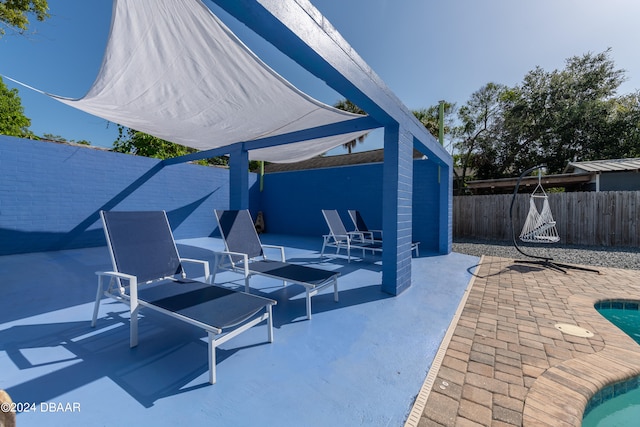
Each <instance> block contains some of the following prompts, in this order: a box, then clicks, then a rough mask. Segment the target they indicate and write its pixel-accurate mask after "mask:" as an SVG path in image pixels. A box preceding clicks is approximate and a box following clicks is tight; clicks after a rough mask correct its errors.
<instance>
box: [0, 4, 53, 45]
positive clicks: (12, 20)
mask: <svg viewBox="0 0 640 427" xmlns="http://www.w3.org/2000/svg"><path fill="white" fill-rule="evenodd" d="M48 11H49V5H48V3H47V0H5V1H2V2H0V37H1V36H3V35H4V34H5V33H6V31H5V29H6V28H9V29H12V30H15V31H17V32H18V33H20V34H22V33H24V32H25V31H26V30H27V29H28V28H29V19H28V15H29V14H33V15H35V17H36V19H37V20H38V21H44V20H45V19H47V18H48V17H49V13H48Z"/></svg>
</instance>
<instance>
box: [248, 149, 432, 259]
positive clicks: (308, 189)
mask: <svg viewBox="0 0 640 427" xmlns="http://www.w3.org/2000/svg"><path fill="white" fill-rule="evenodd" d="M382 166H383V165H382V164H367V165H357V166H348V167H336V168H326V169H312V170H306V171H294V172H279V173H270V174H267V175H265V177H264V190H263V192H262V198H261V203H260V205H261V209H262V211H263V214H264V217H265V224H266V229H267V232H268V233H278V234H294V235H307V236H318V246H319V247H320V246H322V240H321V237H320V236H322V235H323V234H326V233H327V232H328V231H329V230H328V228H327V225H326V223H325V221H324V218H323V217H322V213H321V210H322V209H337V210H338V212H339V213H340V216H341V217H342V221H343V222H344V224H345V226H346V227H347V229H348V230H352V229H353V226H352V223H351V220H350V219H349V215H348V213H347V210H349V209H357V210H359V211H361V212H362V215H363V217H364V219H365V221H366V222H367V226H368V227H369V228H371V229H381V228H382V211H383V206H382ZM413 166H414V170H413V187H414V188H413V209H412V211H413V240H416V241H419V242H421V246H420V250H421V252H422V253H428V252H438V232H439V230H438V203H439V197H440V194H439V189H438V167H437V166H436V165H434V164H433V163H432V162H429V161H427V160H414V163H413Z"/></svg>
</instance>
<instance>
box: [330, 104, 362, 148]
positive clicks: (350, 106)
mask: <svg viewBox="0 0 640 427" xmlns="http://www.w3.org/2000/svg"><path fill="white" fill-rule="evenodd" d="M333 106H334V107H335V108H337V109H339V110H343V111H348V112H349V113H354V114H362V115H366V114H367V113H366V112H365V111H364V110H363V109H362V108H360V107H358V106H357V105H356V104H354V103H353V102H351V101H349V100H348V99H341V100H340V101H338V102H336V103H335V104H334V105H333ZM366 137H367V134H364V135H362V136H361V137H360V138H357V139H354V140H353V141H349V142H347V143H344V144H342V146H343V147H344V148H345V149H346V150H347V152H348V153H349V154H351V152H352V151H353V149H354V148H355V146H356V145H358V143H362V142H364V140H365V138H366Z"/></svg>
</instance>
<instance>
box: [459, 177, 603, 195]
mask: <svg viewBox="0 0 640 427" xmlns="http://www.w3.org/2000/svg"><path fill="white" fill-rule="evenodd" d="M591 179H592V177H591V174H590V173H575V174H561V175H543V176H542V179H541V181H540V183H541V184H542V185H543V186H544V187H548V188H549V187H564V188H572V187H576V186H580V185H581V184H585V183H587V182H589V181H591ZM517 182H518V178H500V179H483V180H478V181H469V182H467V188H469V189H470V190H473V191H475V192H487V191H489V192H495V193H507V192H513V190H514V189H515V187H516V184H517ZM536 185H538V177H537V176H525V177H523V178H522V180H521V181H520V190H522V191H529V190H530V189H531V188H533V187H535V186H536Z"/></svg>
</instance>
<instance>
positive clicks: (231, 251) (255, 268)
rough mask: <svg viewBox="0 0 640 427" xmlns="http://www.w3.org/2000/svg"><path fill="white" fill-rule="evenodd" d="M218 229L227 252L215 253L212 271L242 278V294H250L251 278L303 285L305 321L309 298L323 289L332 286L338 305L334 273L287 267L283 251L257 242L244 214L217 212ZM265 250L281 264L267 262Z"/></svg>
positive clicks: (302, 266)
mask: <svg viewBox="0 0 640 427" xmlns="http://www.w3.org/2000/svg"><path fill="white" fill-rule="evenodd" d="M215 215H216V219H217V220H218V228H219V230H220V234H221V235H222V239H223V240H224V245H225V248H226V251H224V252H217V253H216V261H215V265H214V270H213V275H212V276H213V277H214V278H215V275H216V272H217V271H218V270H230V271H234V272H236V273H241V274H243V275H244V285H245V291H246V292H249V279H250V278H251V276H253V275H260V276H265V277H270V278H272V279H277V280H282V281H283V282H284V284H285V285H286V284H287V282H289V283H295V284H298V285H302V286H304V288H305V291H306V303H307V319H311V297H312V296H314V295H316V294H317V293H318V292H320V291H321V290H322V289H324V288H326V287H328V286H333V299H334V301H336V302H337V301H338V276H339V275H340V273H338V272H335V271H329V270H323V269H319V268H314V267H308V266H304V265H297V264H291V263H288V262H287V261H286V259H285V255H284V247H282V246H273V245H263V244H262V243H261V242H260V239H259V238H258V234H257V233H256V230H255V227H254V225H253V221H252V220H251V215H250V214H249V211H247V210H228V211H226V210H216V211H215ZM264 248H275V249H279V250H280V260H279V261H276V260H270V259H267V257H266V254H265V252H264Z"/></svg>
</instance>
